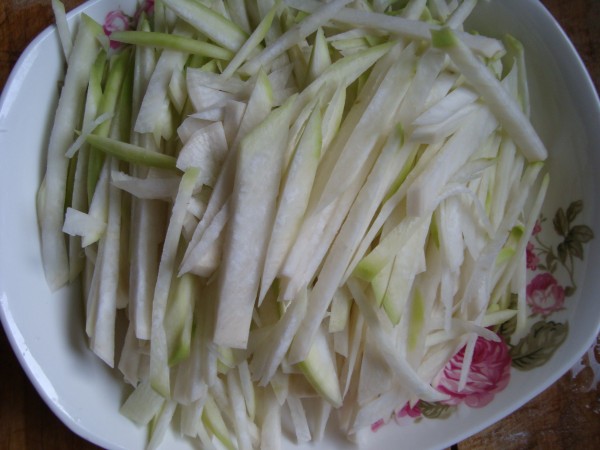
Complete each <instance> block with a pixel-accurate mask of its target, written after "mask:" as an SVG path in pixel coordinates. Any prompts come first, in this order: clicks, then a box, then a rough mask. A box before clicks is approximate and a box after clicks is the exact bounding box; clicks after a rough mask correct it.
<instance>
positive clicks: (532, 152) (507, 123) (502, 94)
mask: <svg viewBox="0 0 600 450" xmlns="http://www.w3.org/2000/svg"><path fill="white" fill-rule="evenodd" d="M433 36H434V40H433V44H434V45H435V46H436V47H438V48H441V49H443V50H444V51H446V52H447V53H448V55H449V56H450V58H451V59H452V61H453V62H454V64H456V66H457V67H458V68H459V70H460V71H461V73H462V75H463V76H464V77H465V78H466V79H467V80H468V81H469V83H471V84H472V85H473V87H474V88H475V89H476V90H477V91H478V92H479V93H480V94H481V96H482V97H483V98H484V99H485V100H486V102H487V105H488V107H489V108H490V109H491V110H492V111H493V112H494V114H495V115H496V117H497V119H498V121H499V122H500V123H501V124H502V126H503V127H504V129H505V130H506V132H507V133H508V134H509V135H510V136H511V137H512V138H513V139H514V140H515V143H516V144H517V147H519V149H520V150H521V151H522V152H523V154H524V155H525V156H526V157H527V159H528V160H529V161H540V160H544V159H546V157H547V156H548V152H547V150H546V147H545V146H544V144H543V142H542V141H541V139H540V137H539V136H538V134H537V132H536V131H535V129H534V128H533V126H532V125H531V122H530V121H529V120H527V116H526V115H525V113H523V111H522V110H521V108H520V106H519V105H518V103H517V102H516V101H515V100H514V99H513V98H512V97H511V96H510V95H509V94H508V93H507V92H506V90H505V89H504V88H503V87H502V85H501V83H500V81H498V79H497V78H496V77H494V76H493V74H492V73H491V72H490V71H489V70H488V68H487V67H486V66H485V64H484V63H483V62H482V61H481V60H479V59H478V58H477V57H476V56H475V55H474V54H473V53H472V52H471V51H470V50H469V48H468V47H467V46H466V44H465V43H464V42H463V41H462V40H461V38H460V37H459V36H458V35H457V34H456V33H454V32H453V31H451V30H450V29H448V28H445V29H443V30H441V31H439V32H437V34H435V33H434V34H433Z"/></svg>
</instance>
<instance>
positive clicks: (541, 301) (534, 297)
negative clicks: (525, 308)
mask: <svg viewBox="0 0 600 450" xmlns="http://www.w3.org/2000/svg"><path fill="white" fill-rule="evenodd" d="M564 303H565V290H564V288H563V287H562V286H561V285H559V284H558V281H556V278H554V277H553V276H552V274H550V273H547V272H546V273H540V274H539V275H536V276H535V277H534V278H533V280H531V282H530V283H529V284H528V285H527V304H528V305H529V307H530V308H531V311H532V312H533V313H534V314H540V315H542V316H544V317H545V316H548V315H549V314H552V313H553V312H555V311H559V310H561V309H563V307H564Z"/></svg>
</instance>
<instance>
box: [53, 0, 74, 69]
mask: <svg viewBox="0 0 600 450" xmlns="http://www.w3.org/2000/svg"><path fill="white" fill-rule="evenodd" d="M52 12H53V14H54V20H55V21H56V31H58V37H59V38H60V45H61V47H62V50H63V54H64V55H65V60H66V61H68V60H69V56H70V55H71V51H72V50H73V40H72V39H71V32H70V31H69V24H68V23H67V14H66V13H65V5H64V4H63V3H62V2H61V1H60V0H52Z"/></svg>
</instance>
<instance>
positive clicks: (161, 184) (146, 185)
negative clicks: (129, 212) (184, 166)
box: [111, 171, 180, 200]
mask: <svg viewBox="0 0 600 450" xmlns="http://www.w3.org/2000/svg"><path fill="white" fill-rule="evenodd" d="M179 182H180V178H179V177H160V178H159V177H148V178H137V177H132V176H131V175H127V174H126V173H124V172H121V171H118V172H113V173H112V174H111V183H112V184H113V186H116V187H118V188H119V189H121V190H123V191H126V192H128V193H130V194H131V195H133V196H135V197H137V198H141V199H151V200H172V199H175V197H176V195H177V190H178V187H179Z"/></svg>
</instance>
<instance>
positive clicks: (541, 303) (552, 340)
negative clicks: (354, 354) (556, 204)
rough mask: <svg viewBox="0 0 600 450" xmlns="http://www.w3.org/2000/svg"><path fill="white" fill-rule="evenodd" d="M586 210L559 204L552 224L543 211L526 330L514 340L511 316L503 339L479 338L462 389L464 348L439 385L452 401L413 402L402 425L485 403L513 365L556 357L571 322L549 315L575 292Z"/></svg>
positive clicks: (534, 245)
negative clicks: (461, 405)
mask: <svg viewBox="0 0 600 450" xmlns="http://www.w3.org/2000/svg"><path fill="white" fill-rule="evenodd" d="M582 211H583V202H582V201H581V200H578V201H574V202H572V203H570V204H569V206H568V207H567V209H566V210H565V209H563V208H559V209H558V210H557V211H556V213H555V214H554V217H553V219H552V222H551V227H550V226H549V225H550V222H549V221H548V218H547V217H545V216H544V215H541V216H540V218H539V220H538V221H537V223H536V225H535V227H534V229H533V232H532V237H531V240H530V242H529V243H528V244H527V248H526V252H527V254H526V257H527V269H528V272H529V273H528V276H529V282H528V284H527V289H526V299H527V307H528V311H529V316H528V323H531V326H530V328H529V330H528V332H527V334H526V335H524V336H522V337H520V339H515V337H516V334H517V333H516V329H517V319H516V317H513V318H512V319H510V320H508V321H507V322H505V323H503V324H502V325H500V326H498V327H496V328H495V329H494V331H495V332H496V333H497V334H498V335H499V336H500V337H501V339H500V340H499V341H497V342H494V341H490V340H487V339H485V338H483V337H479V338H478V339H477V341H476V343H475V351H474V353H473V360H472V362H471V364H472V365H471V370H470V372H469V375H468V378H467V381H466V383H465V387H464V388H463V389H459V383H460V380H459V378H460V372H461V368H462V365H463V358H464V353H465V348H464V347H463V348H462V349H461V350H460V351H459V352H458V353H457V354H456V355H454V357H453V358H452V359H451V360H450V361H449V362H448V363H447V364H446V366H445V367H444V369H443V371H442V373H441V374H440V377H439V382H438V385H437V389H438V390H440V391H442V392H444V393H445V394H448V395H449V396H450V400H448V401H445V402H438V403H429V402H425V401H422V400H420V401H419V402H417V403H416V404H414V405H410V404H406V405H404V407H403V408H401V409H400V410H398V411H396V413H395V415H394V419H395V421H396V422H397V423H398V424H400V425H402V424H406V423H411V422H413V421H419V420H422V418H423V417H426V418H429V419H444V418H447V417H449V416H450V415H451V414H452V413H453V412H454V411H455V409H456V407H457V406H458V405H459V404H461V403H464V404H465V405H466V406H468V407H471V408H481V407H484V406H486V405H487V404H489V403H490V402H491V401H492V400H493V399H494V396H495V395H496V394H497V393H498V392H500V391H502V390H503V389H504V388H506V386H508V383H509V381H510V372H511V367H512V368H514V369H517V370H522V371H525V370H531V369H534V368H536V367H539V366H542V365H543V364H545V363H546V362H547V361H548V360H549V359H550V358H551V357H552V355H553V354H554V352H555V351H556V350H557V349H558V348H559V347H560V345H561V344H562V343H563V342H564V340H565V339H566V337H567V333H568V330H569V325H568V322H567V321H564V322H560V321H558V320H548V318H549V317H551V316H553V315H557V313H559V312H561V311H563V310H564V309H565V307H566V304H567V302H568V301H569V298H570V297H573V295H574V294H575V292H576V291H577V284H576V276H575V272H576V266H577V260H580V261H583V260H584V244H586V243H587V242H589V241H590V240H592V239H593V238H594V232H593V230H592V229H591V228H590V227H589V226H587V225H584V224H580V223H578V222H577V218H578V217H579V215H580V213H581V212H582ZM543 232H544V233H543ZM542 235H543V236H544V237H542ZM513 301H515V302H516V299H514V300H513ZM513 341H514V342H513ZM383 423H384V421H383V420H381V421H378V422H376V423H374V424H373V426H372V430H373V431H376V430H377V429H379V428H380V427H381V426H382V425H383Z"/></svg>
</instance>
